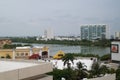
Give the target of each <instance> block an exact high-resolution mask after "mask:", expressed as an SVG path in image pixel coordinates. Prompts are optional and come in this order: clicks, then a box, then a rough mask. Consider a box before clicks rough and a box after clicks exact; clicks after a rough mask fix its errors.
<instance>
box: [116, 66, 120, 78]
mask: <svg viewBox="0 0 120 80" xmlns="http://www.w3.org/2000/svg"><path fill="white" fill-rule="evenodd" d="M116 80H120V67H119V68H118V69H117V70H116Z"/></svg>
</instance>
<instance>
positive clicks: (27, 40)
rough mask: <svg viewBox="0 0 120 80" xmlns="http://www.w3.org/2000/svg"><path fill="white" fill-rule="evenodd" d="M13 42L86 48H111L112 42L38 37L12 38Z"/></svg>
mask: <svg viewBox="0 0 120 80" xmlns="http://www.w3.org/2000/svg"><path fill="white" fill-rule="evenodd" d="M10 39H11V40H12V41H13V42H22V43H38V44H64V45H84V46H102V47H107V46H110V43H111V41H110V40H107V39H104V40H96V41H88V40H55V39H52V40H47V41H46V40H39V41H37V40H36V37H27V38H20V37H11V38H10Z"/></svg>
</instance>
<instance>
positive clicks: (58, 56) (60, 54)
mask: <svg viewBox="0 0 120 80" xmlns="http://www.w3.org/2000/svg"><path fill="white" fill-rule="evenodd" d="M63 56H65V53H64V52H63V51H62V50H60V51H58V52H57V53H56V54H55V55H54V56H53V58H54V59H61V58H62V57H63Z"/></svg>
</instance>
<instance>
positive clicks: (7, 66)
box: [0, 61, 39, 72]
mask: <svg viewBox="0 0 120 80" xmlns="http://www.w3.org/2000/svg"><path fill="white" fill-rule="evenodd" d="M36 65H39V64H37V63H26V62H13V61H0V72H5V71H11V70H16V69H21V68H26V67H32V66H36Z"/></svg>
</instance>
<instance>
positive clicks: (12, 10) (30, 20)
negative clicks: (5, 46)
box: [0, 0, 120, 37]
mask: <svg viewBox="0 0 120 80" xmlns="http://www.w3.org/2000/svg"><path fill="white" fill-rule="evenodd" d="M119 3H120V0H0V36H2V37H3V36H42V35H43V34H44V30H45V29H48V28H52V29H53V32H54V35H78V34H80V26H81V25H84V24H107V25H108V26H109V27H110V35H112V34H113V35H114V34H115V32H120V5H119Z"/></svg>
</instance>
